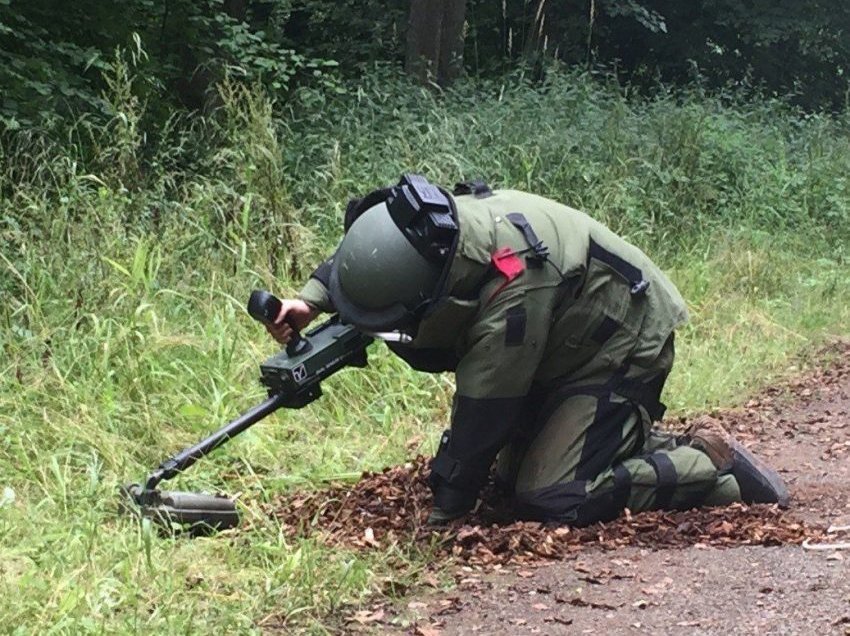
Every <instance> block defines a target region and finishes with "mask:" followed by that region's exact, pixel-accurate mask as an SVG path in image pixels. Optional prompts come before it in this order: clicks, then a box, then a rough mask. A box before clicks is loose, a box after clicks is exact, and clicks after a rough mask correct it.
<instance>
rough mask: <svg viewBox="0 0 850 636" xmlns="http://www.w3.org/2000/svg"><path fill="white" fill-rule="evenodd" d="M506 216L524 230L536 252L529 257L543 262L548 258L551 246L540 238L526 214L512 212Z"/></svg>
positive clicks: (529, 243) (527, 240) (519, 228)
mask: <svg viewBox="0 0 850 636" xmlns="http://www.w3.org/2000/svg"><path fill="white" fill-rule="evenodd" d="M505 218H506V219H507V220H508V221H510V222H511V224H512V225H513V226H514V227H515V228H517V229H518V230H519V231H520V232H522V235H523V236H524V237H525V242H526V243H527V244H528V247H530V248H531V250H532V251H533V252H534V256H531V257H529V258H531V259H534V260H538V261H540V262H541V263H542V262H544V261H546V260H548V258H549V248H548V247H547V246H546V244H545V243H544V242H543V241H541V240H540V239H539V238H538V236H537V233H536V232H535V231H534V228H533V227H531V223H529V222H528V219H526V218H525V215H524V214H523V213H522V212H511V213H509V214H506V215H505Z"/></svg>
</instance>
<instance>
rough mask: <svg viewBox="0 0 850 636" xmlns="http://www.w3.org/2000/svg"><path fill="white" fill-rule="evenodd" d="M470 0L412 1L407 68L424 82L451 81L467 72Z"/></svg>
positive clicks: (445, 82)
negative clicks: (465, 46)
mask: <svg viewBox="0 0 850 636" xmlns="http://www.w3.org/2000/svg"><path fill="white" fill-rule="evenodd" d="M465 21H466V0H410V20H409V23H408V28H407V52H406V56H405V69H406V70H407V72H408V73H410V74H411V75H413V76H414V77H416V79H417V80H418V81H419V82H420V83H423V84H425V83H427V82H429V81H431V82H433V81H436V82H437V83H439V84H441V85H442V84H447V83H449V82H451V81H452V80H454V79H455V78H457V77H458V76H459V75H460V74H461V73H462V71H463V39H464V38H463V31H464V29H463V27H464V23H465Z"/></svg>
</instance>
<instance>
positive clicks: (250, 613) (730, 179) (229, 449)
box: [0, 53, 850, 634]
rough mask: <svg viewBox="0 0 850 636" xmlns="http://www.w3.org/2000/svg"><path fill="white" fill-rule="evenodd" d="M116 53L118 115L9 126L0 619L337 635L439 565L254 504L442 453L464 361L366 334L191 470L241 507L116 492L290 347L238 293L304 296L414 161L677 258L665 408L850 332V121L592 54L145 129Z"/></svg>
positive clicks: (296, 98)
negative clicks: (122, 513)
mask: <svg viewBox="0 0 850 636" xmlns="http://www.w3.org/2000/svg"><path fill="white" fill-rule="evenodd" d="M122 60H124V61H122ZM128 62H132V60H131V59H129V58H128V54H127V53H125V54H124V56H122V57H119V58H118V59H109V60H107V61H106V62H105V64H106V65H108V66H109V67H110V68H109V69H108V70H107V78H108V79H107V80H103V82H104V84H103V85H104V86H111V87H112V88H110V89H109V90H108V91H107V92H106V93H105V94H104V95H103V100H104V103H105V104H110V105H111V106H109V110H108V111H107V112H108V113H109V115H108V118H109V119H108V120H107V121H106V123H105V124H97V125H96V124H95V123H94V122H92V121H91V119H90V118H87V117H84V118H82V119H79V120H76V121H75V122H74V123H73V125H72V126H71V127H70V129H69V130H70V132H69V133H68V135H67V137H65V138H62V139H58V140H57V139H55V138H51V137H50V136H48V135H44V134H39V133H38V132H37V131H33V130H24V131H18V132H16V133H9V132H7V133H6V134H5V136H4V137H3V139H2V143H0V244H2V245H3V249H2V250H0V297H2V298H3V301H4V302H3V303H2V304H1V305H0V350H2V353H3V356H2V362H1V363H0V493H2V494H0V562H2V568H0V593H2V595H3V598H4V603H3V604H0V632H3V633H12V634H28V633H51V632H52V633H74V634H77V633H104V632H106V633H114V632H148V633H166V634H171V633H174V634H176V633H195V632H201V631H215V632H223V633H250V632H261V631H274V630H278V631H281V632H292V631H295V630H296V629H300V630H305V631H306V630H310V631H312V632H314V633H322V632H324V631H335V630H338V629H339V627H340V626H339V623H338V616H339V612H340V611H341V608H342V607H345V606H348V605H349V604H354V605H356V604H357V603H359V602H360V601H361V600H362V599H364V598H365V597H367V596H368V595H371V594H375V593H382V592H381V591H382V590H383V593H386V594H389V595H393V594H397V593H398V590H402V589H405V588H407V587H409V586H411V585H415V584H416V583H417V581H419V580H421V573H422V571H423V569H424V567H425V566H426V565H427V564H429V563H430V562H432V561H433V559H431V555H429V554H428V553H427V551H426V552H425V553H423V552H420V551H418V550H416V549H415V548H414V547H413V546H410V545H405V544H400V545H387V546H384V547H383V549H380V550H374V551H367V552H362V553H350V552H347V551H343V550H338V549H330V548H327V547H324V546H322V545H321V544H320V543H319V542H318V541H316V540H313V539H311V540H302V541H293V540H290V539H287V538H285V534H284V533H283V532H282V531H281V528H280V527H279V525H278V522H276V521H275V520H273V519H271V518H270V517H269V516H268V515H266V514H265V512H264V510H263V508H262V505H263V503H264V502H267V501H268V500H269V499H270V498H271V496H272V495H274V494H275V493H277V492H280V491H281V490H285V489H291V488H304V487H308V488H309V487H317V486H320V485H322V484H324V483H326V481H328V480H337V481H340V480H351V479H354V478H356V477H357V475H359V473H360V472H361V471H363V470H366V469H379V468H381V467H382V466H385V465H387V464H391V463H397V462H401V461H403V460H404V459H405V458H406V457H408V456H409V455H411V454H416V453H418V452H421V453H431V452H432V451H433V450H434V448H435V446H436V443H437V441H438V438H439V433H440V431H441V430H442V429H443V427H444V425H445V421H446V418H447V417H448V411H449V408H450V406H449V405H450V400H451V393H452V382H451V379H450V378H449V377H444V376H439V375H437V376H433V375H425V374H416V373H414V372H412V371H411V370H410V369H408V368H407V367H405V366H404V365H403V364H402V363H400V362H399V361H398V360H397V359H395V358H394V357H392V356H390V355H389V354H388V353H387V352H386V350H385V349H383V348H381V347H378V346H375V347H373V349H372V351H371V354H370V355H371V358H370V366H369V368H367V369H364V370H357V371H347V372H344V373H341V374H339V375H338V376H335V377H334V378H332V379H331V381H329V382H327V384H326V386H325V387H324V389H325V396H324V397H323V398H322V399H321V400H319V401H318V402H317V403H316V404H315V405H312V406H311V407H309V408H307V409H304V410H301V411H291V412H284V413H281V414H279V415H276V416H274V417H273V418H272V419H270V420H268V421H266V422H264V423H263V424H260V425H258V426H256V427H254V428H253V429H251V431H249V432H247V433H246V434H245V435H244V436H242V437H240V438H239V439H238V440H234V441H233V442H232V443H231V444H229V445H228V446H226V447H224V448H223V449H221V450H220V451H218V452H216V454H215V455H214V456H213V457H211V458H210V459H209V461H204V462H200V463H199V464H198V465H196V466H195V467H193V468H192V470H190V471H188V472H187V473H186V474H185V475H182V476H180V477H179V478H178V479H176V480H175V484H174V486H175V487H176V488H180V489H187V490H202V489H206V490H213V491H214V490H225V491H228V492H230V493H236V492H241V493H243V497H242V503H241V504H240V505H241V507H242V509H243V512H244V514H245V517H246V522H247V523H246V525H245V526H244V527H243V528H242V529H240V530H238V531H236V532H232V533H228V534H224V535H221V536H218V537H214V538H210V539H201V540H189V539H186V538H167V537H161V536H158V535H157V534H156V533H155V532H153V530H152V529H151V528H150V526H148V525H141V526H140V525H139V524H136V523H134V522H133V521H132V520H130V519H127V518H122V517H118V516H117V515H116V513H115V509H116V500H115V493H116V490H117V487H118V485H119V484H122V483H125V482H127V481H129V480H138V479H140V478H141V477H142V476H143V474H144V472H145V470H146V469H149V468H150V467H152V466H153V465H155V464H156V463H157V462H159V461H160V460H161V459H162V458H163V457H165V456H167V455H168V454H169V453H171V452H173V450H174V449H175V448H177V447H179V446H181V445H183V444H187V443H190V442H193V441H195V440H196V439H198V438H199V437H200V436H201V435H202V434H204V433H205V432H206V431H209V430H210V429H212V428H213V427H216V426H218V425H219V423H220V422H222V421H224V420H225V419H226V418H229V417H232V416H234V415H236V414H237V413H238V412H239V411H241V410H243V409H245V408H247V407H248V406H249V405H251V404H252V403H255V402H258V401H259V400H260V399H261V398H262V390H261V389H260V387H259V385H258V384H257V382H256V381H255V376H256V366H257V362H258V361H260V360H261V359H262V358H263V357H264V356H265V355H268V354H270V353H272V352H273V351H274V346H273V345H272V343H271V342H270V341H269V339H268V337H267V335H266V334H265V331H264V330H263V329H262V328H260V327H258V326H257V325H256V323H254V322H253V321H251V320H250V319H249V318H248V317H247V316H246V315H245V312H244V308H243V305H244V302H245V299H246V296H247V293H248V292H249V290H250V289H252V288H254V287H265V288H270V289H273V290H274V291H276V292H278V293H280V294H289V293H292V292H293V291H294V290H295V289H296V288H297V286H298V285H299V284H300V282H301V281H302V280H303V277H304V275H305V272H306V271H307V270H308V269H309V266H310V265H313V264H315V263H317V262H319V260H320V258H321V257H322V255H324V254H325V253H326V252H327V250H328V249H330V248H331V247H332V245H333V244H334V243H335V241H336V240H337V239H338V236H339V227H340V223H341V218H342V211H343V209H344V205H345V201H346V199H347V197H349V196H351V195H353V194H356V193H362V192H365V191H367V190H370V189H372V188H373V187H375V186H376V185H380V184H384V183H388V182H391V181H393V180H394V179H396V178H397V177H398V175H399V173H400V172H402V171H404V170H420V171H423V172H425V173H426V174H428V175H429V176H430V177H431V178H433V179H434V180H436V181H439V182H442V183H446V184H451V183H452V182H454V181H455V180H458V179H460V178H463V177H472V176H477V175H483V176H485V177H486V178H487V179H488V180H489V181H490V182H491V183H492V184H493V185H497V186H503V187H520V188H526V189H529V190H532V191H535V192H539V193H542V194H547V195H550V196H553V197H556V198H558V199H561V200H563V201H565V202H567V203H570V204H572V205H574V206H577V207H581V208H584V209H587V210H588V211H589V212H590V213H591V214H593V215H594V216H596V217H597V218H600V219H603V220H604V221H606V222H608V223H609V224H611V225H612V226H613V227H614V228H615V229H617V230H619V231H620V232H622V233H624V234H626V235H627V236H628V237H629V238H630V239H631V240H633V241H635V242H636V243H637V244H639V245H640V246H642V247H643V248H644V249H645V250H646V251H647V252H648V253H649V254H650V255H651V256H652V257H653V258H654V259H656V260H657V261H658V262H659V263H660V264H661V265H662V266H663V267H665V268H666V269H667V270H668V271H670V272H671V275H672V276H673V278H674V280H675V282H676V283H677V284H678V285H679V287H680V289H681V290H682V292H683V294H684V296H685V297H686V298H687V299H688V301H689V304H690V308H691V313H692V321H691V323H690V324H689V326H688V327H687V328H685V329H684V330H683V331H682V332H681V336H682V337H681V338H679V339H678V340H677V349H678V361H677V365H676V367H675V369H674V373H673V376H672V377H671V380H670V389H669V392H668V395H667V396H666V398H665V401H666V402H667V403H668V404H670V406H671V407H672V408H673V409H674V411H675V412H678V413H683V412H688V411H694V410H701V409H704V408H707V407H708V408H710V407H712V406H716V405H718V404H724V403H726V404H728V403H729V402H734V401H737V400H740V399H741V398H742V397H743V396H745V395H746V394H747V393H748V392H750V391H751V390H753V389H755V388H756V387H757V386H758V385H761V384H766V383H769V382H771V381H772V380H773V379H774V378H775V377H776V376H777V375H779V374H782V373H786V372H788V367H789V364H790V362H789V360H790V359H791V358H792V357H793V356H795V354H796V352H798V351H801V350H805V349H812V348H813V347H814V346H815V345H816V344H817V343H819V342H821V341H823V340H824V339H825V338H828V337H829V336H830V335H838V334H844V335H846V333H847V324H848V321H850V310H849V309H848V308H850V302H848V301H850V287H848V281H850V277H848V276H847V266H848V265H847V256H848V255H847V252H846V249H847V248H846V245H847V244H848V243H847V241H848V238H850V217H848V204H849V203H850V192H848V187H850V186H848V180H847V175H846V174H845V173H846V166H847V165H848V162H849V161H850V142H848V135H847V127H848V122H847V120H846V117H845V116H828V115H822V114H803V113H800V112H798V111H797V110H796V109H795V108H792V107H790V106H788V104H787V103H785V102H783V101H781V100H766V101H756V102H748V101H744V100H741V99H740V98H739V96H738V94H737V93H727V94H724V95H721V96H714V97H710V96H706V95H705V94H704V92H703V90H702V88H700V87H699V86H697V87H694V88H687V89H685V90H682V91H676V92H670V93H666V92H663V91H659V92H658V94H656V95H655V96H653V97H651V98H643V97H639V96H634V95H629V94H628V93H627V92H626V91H625V90H624V89H622V88H620V87H618V86H617V84H616V83H615V82H607V83H606V82H604V81H599V80H598V79H597V80H594V79H592V78H590V77H588V76H586V75H581V74H576V73H561V72H548V73H547V74H546V80H545V81H544V82H543V83H542V84H541V83H539V82H531V81H529V80H528V79H527V78H525V77H524V76H523V75H522V74H520V73H516V74H513V75H510V76H507V77H503V78H499V79H491V80H487V81H479V82H473V81H467V82H461V83H460V84H459V85H458V86H457V87H456V88H455V89H453V90H450V91H445V92H443V93H440V94H435V93H434V92H433V91H431V90H427V89H421V88H415V87H412V86H411V85H410V84H409V83H408V82H407V81H406V80H405V79H404V78H400V77H397V76H396V75H395V74H393V73H388V72H382V73H380V74H377V73H376V74H370V75H367V76H365V77H363V78H361V79H359V80H358V82H357V84H356V85H347V86H346V89H347V90H346V92H345V93H344V94H339V93H338V92H336V90H334V89H317V88H313V87H309V86H308V87H305V86H302V87H300V88H298V89H296V90H295V91H293V93H292V95H291V96H290V98H289V99H288V100H286V101H281V102H280V103H278V104H276V105H274V104H272V103H270V102H269V101H268V100H267V98H266V97H265V94H264V91H263V90H262V89H260V88H254V89H251V88H250V87H247V88H246V86H245V85H244V84H240V83H239V82H230V83H225V84H224V85H223V86H222V87H221V89H220V90H219V92H218V93H217V97H216V99H217V100H219V102H220V103H221V104H222V106H221V108H220V109H219V110H218V111H217V113H216V116H212V117H195V118H193V119H192V120H191V121H183V120H180V119H179V118H178V119H176V120H172V121H170V122H169V123H168V124H167V125H166V126H165V127H164V129H162V131H161V132H160V134H158V135H151V134H149V129H148V128H147V127H146V126H149V125H151V123H150V120H149V119H147V118H146V116H145V114H144V111H143V107H144V105H145V100H144V98H143V95H144V92H145V90H146V86H145V84H143V83H142V82H139V81H137V80H134V77H135V76H136V75H137V71H134V70H133V67H132V65H131V64H130V65H129V66H128V65H127V63H128ZM140 63H142V64H144V63H147V62H144V60H141V61H140ZM122 65H123V66H122ZM284 229H291V230H293V231H294V234H293V235H292V238H290V239H288V240H289V241H291V242H286V241H278V240H277V239H278V238H279V237H281V236H283V233H282V232H283V230H284ZM308 237H312V238H310V240H307V238H308ZM294 254H298V255H299V257H300V258H299V259H298V260H299V262H298V263H296V264H295V265H296V266H297V269H298V271H296V268H295V267H294V266H293V264H292V259H291V258H290V256H292V255H294Z"/></svg>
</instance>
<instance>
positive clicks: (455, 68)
mask: <svg viewBox="0 0 850 636" xmlns="http://www.w3.org/2000/svg"><path fill="white" fill-rule="evenodd" d="M464 24H466V2H465V0H445V2H444V3H443V28H442V29H441V30H440V64H439V66H438V68H437V81H438V82H439V83H440V85H445V84H450V83H451V82H453V81H454V80H456V79H457V78H458V77H460V76H461V74H463V40H464V28H463V27H464Z"/></svg>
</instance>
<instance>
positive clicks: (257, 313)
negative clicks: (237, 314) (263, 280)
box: [248, 289, 311, 358]
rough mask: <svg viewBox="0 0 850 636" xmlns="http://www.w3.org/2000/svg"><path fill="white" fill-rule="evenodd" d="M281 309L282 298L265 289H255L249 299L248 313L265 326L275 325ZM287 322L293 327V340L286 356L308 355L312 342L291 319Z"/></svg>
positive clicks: (287, 346)
mask: <svg viewBox="0 0 850 636" xmlns="http://www.w3.org/2000/svg"><path fill="white" fill-rule="evenodd" d="M280 307H281V302H280V298H278V297H277V296H275V295H274V294H272V293H271V292H267V291H265V290H263V289H255V290H254V291H252V292H251V298H249V299H248V313H249V314H250V315H251V317H252V318H253V319H254V320H259V321H260V322H261V323H263V324H265V325H273V324H274V321H275V318H277V317H278V315H279V314H280ZM286 322H287V324H288V325H289V326H290V327H292V338H291V339H290V340H289V342H288V343H287V344H286V355H288V356H289V357H290V358H292V357H295V356H300V355H302V354H304V353H307V352H308V351H309V350H310V348H311V346H310V341H309V340H307V339H306V338H304V337H303V336H302V335H301V333H300V332H299V331H298V329H296V328H295V326H294V325H293V324H292V322H290V320H289V318H287V319H286Z"/></svg>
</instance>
